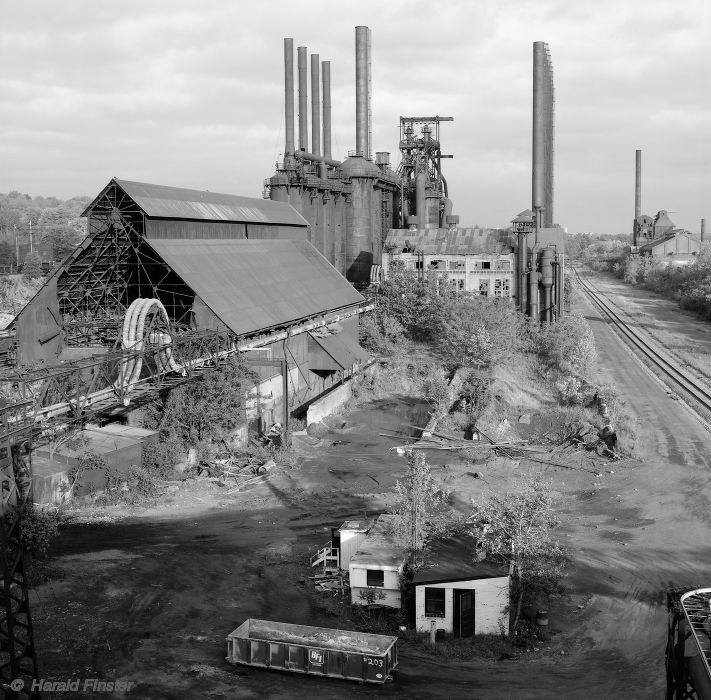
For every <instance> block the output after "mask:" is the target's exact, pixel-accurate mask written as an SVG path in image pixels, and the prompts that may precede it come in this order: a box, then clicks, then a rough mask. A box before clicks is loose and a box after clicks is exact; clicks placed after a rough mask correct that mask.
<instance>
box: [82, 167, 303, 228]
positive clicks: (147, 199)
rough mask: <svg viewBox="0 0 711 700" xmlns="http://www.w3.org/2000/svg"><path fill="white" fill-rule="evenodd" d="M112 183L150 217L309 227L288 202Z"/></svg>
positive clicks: (131, 183)
mask: <svg viewBox="0 0 711 700" xmlns="http://www.w3.org/2000/svg"><path fill="white" fill-rule="evenodd" d="M112 182H115V183H116V184H117V185H118V186H119V187H120V188H121V189H122V190H123V191H124V192H125V193H126V194H127V195H128V196H129V197H130V198H131V199H132V200H133V201H134V202H136V204H138V206H139V207H140V208H141V209H142V210H143V212H144V213H145V214H146V216H150V217H155V218H160V219H195V220H203V221H235V222H248V223H249V222H251V223H262V224H274V225H279V224H280V225H289V226H308V221H306V219H304V217H303V216H301V214H299V212H297V211H296V209H294V207H292V206H291V204H289V203H288V202H274V201H272V200H270V199H258V198H256V197H240V196H238V195H234V194H220V193H219V192H207V191H203V190H188V189H183V188H181V187H167V186H165V185H151V184H148V183H145V182H131V181H130V180H119V179H118V178H113V180H112ZM100 196H101V195H100ZM97 199H98V197H97ZM94 201H96V200H94ZM93 205H94V202H92V203H91V204H90V205H89V206H88V207H87V208H86V210H85V211H84V214H83V215H86V214H87V212H89V211H90V210H91V208H92V207H93Z"/></svg>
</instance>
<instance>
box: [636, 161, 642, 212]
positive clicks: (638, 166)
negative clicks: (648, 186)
mask: <svg viewBox="0 0 711 700" xmlns="http://www.w3.org/2000/svg"><path fill="white" fill-rule="evenodd" d="M641 213H642V151H640V150H639V149H637V150H636V151H635V152H634V220H635V222H636V221H637V219H639V217H640V214H641Z"/></svg>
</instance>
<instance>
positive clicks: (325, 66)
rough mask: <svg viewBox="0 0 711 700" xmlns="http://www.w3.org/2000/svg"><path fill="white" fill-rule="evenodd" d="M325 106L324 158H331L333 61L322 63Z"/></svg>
mask: <svg viewBox="0 0 711 700" xmlns="http://www.w3.org/2000/svg"><path fill="white" fill-rule="evenodd" d="M321 82H322V87H323V89H322V92H323V95H322V104H323V157H324V158H326V159H329V158H331V61H322V62H321Z"/></svg>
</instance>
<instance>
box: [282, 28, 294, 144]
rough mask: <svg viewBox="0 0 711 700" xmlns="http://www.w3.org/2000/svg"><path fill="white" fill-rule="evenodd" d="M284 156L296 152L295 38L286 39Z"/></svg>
mask: <svg viewBox="0 0 711 700" xmlns="http://www.w3.org/2000/svg"><path fill="white" fill-rule="evenodd" d="M284 123H285V125H286V142H285V144H284V156H285V157H286V156H289V155H291V154H293V153H294V40H293V39H284Z"/></svg>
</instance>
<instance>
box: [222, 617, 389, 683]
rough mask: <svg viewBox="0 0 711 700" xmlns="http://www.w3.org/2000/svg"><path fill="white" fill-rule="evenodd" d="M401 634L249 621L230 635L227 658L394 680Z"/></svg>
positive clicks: (357, 677)
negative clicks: (389, 634)
mask: <svg viewBox="0 0 711 700" xmlns="http://www.w3.org/2000/svg"><path fill="white" fill-rule="evenodd" d="M396 645H397V637H388V636H385V635H382V634H366V633H364V632H351V631H349V630H335V629H328V628H326V627H309V626H306V625H292V624H288V623H286V622H269V621H267V620H254V619H249V620H245V622H243V623H242V624H241V625H240V626H239V627H238V628H237V629H236V630H235V631H234V632H231V633H230V634H229V635H228V636H227V661H229V662H230V663H233V664H246V665H248V666H260V667H263V668H275V669H279V670H281V671H293V672H296V673H310V674H315V675H319V676H329V677H333V678H346V679H349V680H354V681H362V682H367V683H385V681H388V680H392V672H393V671H394V670H396V668H397V646H396Z"/></svg>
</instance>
